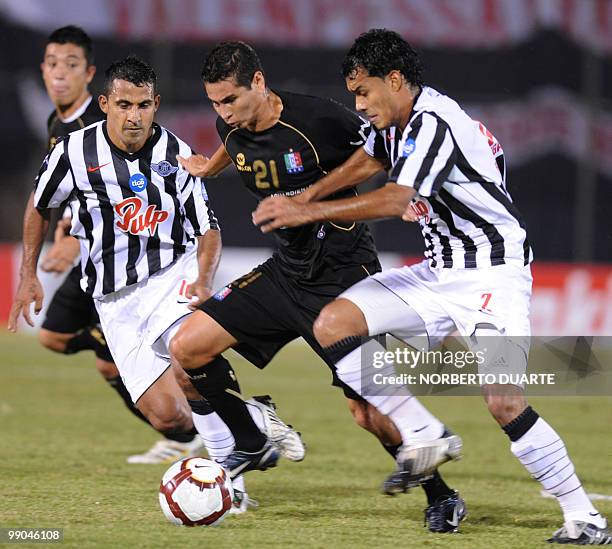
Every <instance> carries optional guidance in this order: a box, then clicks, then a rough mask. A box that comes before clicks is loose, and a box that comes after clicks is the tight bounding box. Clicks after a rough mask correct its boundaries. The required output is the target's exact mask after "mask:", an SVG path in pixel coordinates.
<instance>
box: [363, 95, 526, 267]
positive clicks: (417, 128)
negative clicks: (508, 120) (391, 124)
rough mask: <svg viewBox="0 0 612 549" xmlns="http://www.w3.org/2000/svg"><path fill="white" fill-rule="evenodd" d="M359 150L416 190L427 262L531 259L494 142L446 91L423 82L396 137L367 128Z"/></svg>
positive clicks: (471, 264) (442, 264) (480, 263)
mask: <svg viewBox="0 0 612 549" xmlns="http://www.w3.org/2000/svg"><path fill="white" fill-rule="evenodd" d="M364 150H365V152H366V153H367V154H369V155H370V156H375V157H377V158H381V157H383V156H386V157H387V159H388V160H389V161H390V164H391V166H392V167H393V168H392V170H391V173H390V177H389V179H390V180H391V181H395V182H397V183H398V184H399V185H406V186H409V187H413V188H414V189H415V190H416V191H417V194H416V196H415V198H414V200H413V202H412V207H413V209H414V211H415V213H417V214H418V215H419V221H420V224H421V230H422V233H423V237H424V238H425V242H426V249H425V255H426V257H428V258H429V260H430V266H431V267H432V268H443V267H446V268H476V267H484V266H490V265H500V264H503V263H520V264H521V265H525V264H527V263H529V262H530V261H531V260H532V253H531V249H530V247H529V243H528V242H527V233H526V230H525V225H524V223H523V220H522V218H521V215H520V213H519V212H518V210H517V209H516V207H515V206H514V205H513V203H512V199H511V198H510V195H509V194H508V192H507V191H506V186H505V161H504V156H503V151H502V149H501V146H500V144H499V143H498V142H497V140H496V139H495V137H493V135H492V134H491V133H490V132H489V131H488V130H487V129H486V128H485V127H484V126H483V125H482V124H481V123H480V122H477V121H474V120H472V119H471V118H470V117H469V116H468V115H467V114H466V113H465V112H464V111H463V110H462V109H461V108H460V107H459V105H458V104H457V103H456V102H455V101H453V100H452V99H450V98H449V97H447V96H444V95H442V94H440V93H438V92H437V91H436V90H434V89H432V88H429V87H424V88H423V89H422V91H421V93H420V95H419V96H418V98H417V100H416V102H415V105H414V107H413V111H412V113H411V116H410V120H409V123H408V125H407V126H406V128H405V129H404V132H403V133H402V134H401V136H400V132H399V130H398V129H397V128H389V129H388V130H382V131H378V130H375V131H372V132H370V135H369V137H368V141H367V142H366V144H365V145H364Z"/></svg>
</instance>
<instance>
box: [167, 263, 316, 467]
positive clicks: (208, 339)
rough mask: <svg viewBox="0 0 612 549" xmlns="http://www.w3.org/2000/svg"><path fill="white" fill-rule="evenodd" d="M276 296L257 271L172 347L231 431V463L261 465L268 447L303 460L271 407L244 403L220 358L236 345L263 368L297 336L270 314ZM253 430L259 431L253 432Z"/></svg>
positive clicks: (186, 325)
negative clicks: (269, 303) (236, 460)
mask: <svg viewBox="0 0 612 549" xmlns="http://www.w3.org/2000/svg"><path fill="white" fill-rule="evenodd" d="M273 291H274V288H273V287H271V285H270V281H269V280H268V279H267V278H266V277H264V276H263V275H262V273H260V272H259V271H253V272H252V273H249V274H248V275H246V276H244V277H241V278H240V279H238V280H236V281H234V282H233V283H232V284H231V285H230V286H228V287H226V288H225V289H224V290H222V291H221V292H218V293H217V294H216V295H215V297H214V298H211V299H209V300H208V301H207V302H206V303H204V304H203V305H202V306H201V307H200V309H201V310H199V311H196V312H195V313H194V314H192V315H191V316H190V317H189V318H188V319H186V320H185V321H184V322H183V323H182V325H181V327H180V328H179V330H178V332H177V333H176V335H175V336H174V337H173V338H172V341H171V342H170V344H169V345H170V349H171V351H172V354H173V356H174V357H175V358H176V360H177V362H178V363H179V364H180V365H181V367H183V368H184V369H185V371H186V372H187V374H188V376H189V378H190V379H191V383H192V384H193V385H194V387H195V388H196V389H197V391H198V393H199V395H201V396H200V398H202V397H203V398H205V399H206V400H207V401H208V402H209V403H210V405H211V406H212V408H213V409H214V410H215V412H217V413H218V415H219V416H220V418H221V419H222V422H223V423H225V424H227V427H229V428H230V429H231V432H232V433H233V437H234V439H235V440H234V442H235V448H234V450H233V451H232V454H231V455H230V456H229V457H228V459H230V460H231V459H234V457H236V456H238V458H240V460H241V459H242V458H243V457H244V458H245V459H246V460H253V461H257V460H258V458H257V457H256V455H257V454H260V453H261V455H262V457H263V456H266V455H267V454H268V453H269V443H272V445H275V446H276V447H277V448H278V449H279V450H280V452H281V453H282V455H284V456H285V457H287V458H288V459H291V460H293V461H299V460H300V459H302V458H303V452H304V446H303V443H302V442H301V439H300V438H299V434H298V433H297V432H296V431H295V430H294V429H292V428H291V427H290V426H287V425H286V424H284V423H283V422H282V421H281V420H280V419H279V418H278V416H277V415H276V413H275V411H274V407H273V405H269V404H268V403H267V402H257V401H253V402H249V401H244V400H243V398H242V395H241V394H240V387H239V385H238V382H237V380H236V378H235V375H234V373H233V371H232V370H231V367H230V366H229V363H228V362H227V360H226V359H224V358H223V357H222V356H221V355H220V353H221V352H223V351H224V350H226V349H227V348H229V347H230V346H232V347H234V348H235V350H237V351H238V352H239V353H240V354H242V355H243V356H244V357H245V358H246V359H247V360H249V361H251V362H253V363H254V364H255V365H257V366H259V367H263V366H265V364H267V363H268V362H269V360H270V358H271V357H272V356H273V355H274V354H275V353H276V352H277V351H278V349H279V348H280V347H282V346H283V345H284V344H285V343H286V341H288V340H290V339H293V338H294V337H296V336H295V334H294V335H291V336H288V335H287V334H285V333H283V328H282V327H279V326H278V325H277V322H276V320H275V319H274V318H273V317H272V316H271V315H270V313H269V311H268V310H267V309H266V306H265V301H266V300H269V299H270V296H271V292H273ZM263 331H265V334H264V333H263ZM202 374H206V375H202ZM245 413H246V414H247V419H248V421H247V420H246V419H245V415H244V414H245ZM215 415H216V414H215ZM258 418H259V419H263V423H264V427H265V429H263V430H264V431H265V435H263V434H262V433H261V432H260V430H261V425H260V424H259V423H261V421H258ZM206 420H208V418H207V419H206ZM197 423H198V422H197V421H196V424H197ZM253 427H255V429H256V431H257V432H253ZM245 440H247V441H249V442H248V444H249V445H250V448H249V446H247V443H245ZM262 440H263V443H262V442H261V441H262ZM298 446H299V448H298ZM245 447H246V448H247V449H246V450H245ZM253 448H254V450H253ZM258 449H259V450H258ZM296 450H300V452H297V451H296ZM247 454H249V455H247ZM300 454H301V455H300ZM249 456H255V457H249ZM272 458H274V459H277V455H276V456H273V455H272V454H270V460H269V462H270V463H272V461H273V460H272ZM266 459H268V458H266ZM225 465H226V466H228V467H229V468H230V469H232V467H231V466H229V465H228V464H227V463H225ZM262 465H263V466H265V465H266V463H265V462H262ZM268 466H271V465H268ZM255 468H257V467H255Z"/></svg>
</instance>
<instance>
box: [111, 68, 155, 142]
mask: <svg viewBox="0 0 612 549" xmlns="http://www.w3.org/2000/svg"><path fill="white" fill-rule="evenodd" d="M154 93H155V92H154V90H153V86H152V85H151V84H145V85H143V86H137V85H136V84H132V83H131V82H127V81H125V80H119V79H116V80H113V83H112V86H111V89H110V91H109V93H108V97H107V96H105V95H101V96H100V97H99V102H100V108H101V109H102V112H104V113H106V127H107V130H108V135H109V137H110V138H111V141H112V142H113V143H114V144H115V145H116V146H117V147H119V148H120V149H121V150H124V151H126V152H129V153H133V152H136V151H138V150H140V149H141V148H142V147H143V145H144V144H145V143H146V141H147V139H148V138H149V136H150V135H151V127H152V126H153V119H154V118H155V112H156V111H157V109H158V107H159V95H155V94H154Z"/></svg>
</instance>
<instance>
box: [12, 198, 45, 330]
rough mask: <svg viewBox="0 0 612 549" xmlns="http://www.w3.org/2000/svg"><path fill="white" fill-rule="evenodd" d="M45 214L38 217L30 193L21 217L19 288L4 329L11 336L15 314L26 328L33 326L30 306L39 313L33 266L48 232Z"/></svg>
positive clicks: (39, 296)
mask: <svg viewBox="0 0 612 549" xmlns="http://www.w3.org/2000/svg"><path fill="white" fill-rule="evenodd" d="M45 214H47V212H45ZM45 214H42V213H41V212H40V211H38V210H37V209H36V207H35V206H34V193H32V194H31V195H30V199H29V200H28V204H27V206H26V209H25V213H24V216H23V251H22V256H21V269H20V270H19V285H18V286H17V293H16V295H15V299H14V301H13V306H12V308H11V312H10V314H9V321H8V329H9V330H10V331H11V332H15V331H17V319H18V318H19V314H22V315H23V318H24V319H25V321H26V322H27V323H28V324H29V325H30V326H34V322H33V321H32V318H31V316H30V305H31V304H32V303H34V313H35V314H38V313H39V312H40V310H41V309H42V303H43V290H42V286H41V284H40V281H39V280H38V276H37V275H36V266H37V265H38V257H39V255H40V250H41V248H42V245H43V241H44V238H45V235H46V234H47V230H48V229H49V216H48V215H45Z"/></svg>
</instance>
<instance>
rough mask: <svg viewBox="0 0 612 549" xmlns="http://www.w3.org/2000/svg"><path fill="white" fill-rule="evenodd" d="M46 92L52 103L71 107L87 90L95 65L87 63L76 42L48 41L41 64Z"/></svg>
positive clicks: (62, 106) (60, 106)
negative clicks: (58, 42)
mask: <svg viewBox="0 0 612 549" xmlns="http://www.w3.org/2000/svg"><path fill="white" fill-rule="evenodd" d="M40 70H41V71H42V77H43V81H44V82H45V87H46V88H47V94H48V95H49V98H50V99H51V101H53V103H54V104H55V105H56V106H57V107H59V108H60V109H62V108H64V109H65V108H68V107H70V106H71V105H72V104H74V102H75V101H76V100H77V99H79V97H81V96H82V95H83V94H85V93H86V91H87V85H88V84H89V83H90V82H91V80H92V78H93V76H94V74H95V72H96V68H95V67H94V66H93V65H90V66H88V65H87V59H86V58H85V52H84V51H83V48H82V47H81V46H77V45H76V44H54V43H51V44H47V47H46V48H45V56H44V59H43V62H42V63H41V64H40Z"/></svg>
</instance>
